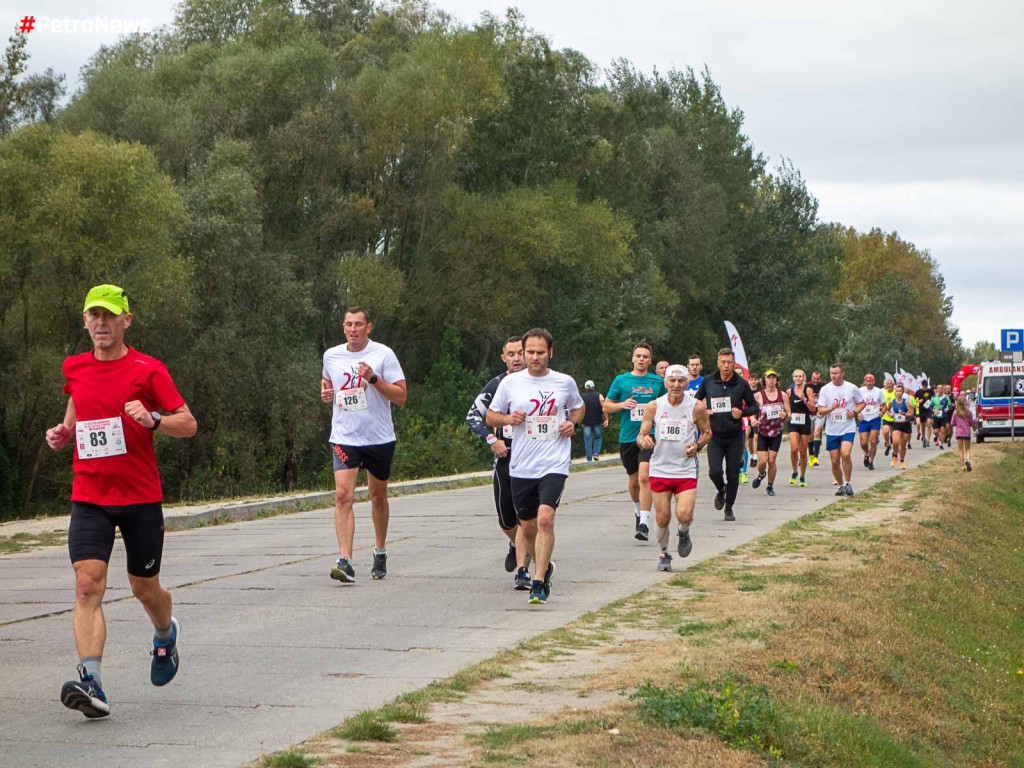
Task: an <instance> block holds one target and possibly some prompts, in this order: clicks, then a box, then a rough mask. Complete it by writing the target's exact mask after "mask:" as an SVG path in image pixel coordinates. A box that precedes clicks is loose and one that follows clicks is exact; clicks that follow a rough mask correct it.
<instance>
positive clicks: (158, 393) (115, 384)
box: [64, 347, 185, 506]
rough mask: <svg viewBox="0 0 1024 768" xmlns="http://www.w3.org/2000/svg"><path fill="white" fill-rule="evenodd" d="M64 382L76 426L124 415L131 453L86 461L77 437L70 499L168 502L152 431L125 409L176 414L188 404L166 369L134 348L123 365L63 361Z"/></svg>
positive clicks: (83, 358)
mask: <svg viewBox="0 0 1024 768" xmlns="http://www.w3.org/2000/svg"><path fill="white" fill-rule="evenodd" d="M64 379H65V381H66V383H65V384H64V394H66V395H70V396H71V399H72V400H73V401H74V403H75V420H76V422H83V421H92V420H93V419H109V418H113V417H116V416H120V417H121V429H122V430H123V432H124V442H125V448H126V449H127V450H126V452H125V453H122V454H120V455H117V456H99V457H96V458H91V459H82V458H80V457H79V455H78V454H79V451H78V448H79V441H78V439H77V432H76V433H75V438H76V439H75V440H74V442H75V459H74V469H75V481H74V484H73V485H72V486H71V500H72V501H85V502H89V503H91V504H100V505H103V506H108V505H109V506H121V505H125V504H150V503H153V502H157V501H163V498H164V497H163V490H162V489H161V487H160V474H159V473H158V472H157V468H156V454H155V453H154V452H153V432H152V430H149V429H146V428H145V427H144V426H142V425H141V424H139V423H138V422H137V421H135V419H133V418H132V417H130V416H128V415H127V414H126V413H125V412H124V406H125V403H130V402H131V401H132V400H139V401H140V402H141V403H142V404H143V405H144V406H146V408H148V409H149V410H151V411H155V410H159V409H163V410H165V411H173V410H175V409H176V408H180V407H181V406H183V405H184V404H185V400H184V399H183V398H182V397H181V394H180V393H179V392H178V389H177V387H175V386H174V382H173V381H172V380H171V374H169V373H168V372H167V368H166V367H165V366H164V364H163V363H161V362H160V361H159V360H157V359H156V358H153V357H149V356H148V355H143V354H141V353H139V352H137V351H136V350H135V349H133V348H132V347H128V354H127V355H125V356H124V357H122V358H121V359H119V360H97V359H96V358H95V357H93V353H92V352H84V353H82V354H81V355H74V356H72V357H69V358H67V359H65V360H64ZM72 429H74V427H72Z"/></svg>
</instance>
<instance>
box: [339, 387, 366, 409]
mask: <svg viewBox="0 0 1024 768" xmlns="http://www.w3.org/2000/svg"><path fill="white" fill-rule="evenodd" d="M335 400H336V401H337V403H338V407H339V408H341V410H343V411H365V410H366V408H367V407H368V406H367V403H366V390H364V389H363V388H362V387H354V388H353V389H339V390H338V394H337V396H336V397H335Z"/></svg>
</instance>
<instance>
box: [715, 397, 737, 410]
mask: <svg viewBox="0 0 1024 768" xmlns="http://www.w3.org/2000/svg"><path fill="white" fill-rule="evenodd" d="M711 412H712V413H732V398H731V397H712V398H711Z"/></svg>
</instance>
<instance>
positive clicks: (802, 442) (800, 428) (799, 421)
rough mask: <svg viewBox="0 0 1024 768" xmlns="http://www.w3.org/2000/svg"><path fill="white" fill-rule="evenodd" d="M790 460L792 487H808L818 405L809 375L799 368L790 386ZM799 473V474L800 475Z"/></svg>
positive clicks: (790, 481) (790, 482) (794, 372)
mask: <svg viewBox="0 0 1024 768" xmlns="http://www.w3.org/2000/svg"><path fill="white" fill-rule="evenodd" d="M789 409H790V414H789V460H790V462H791V463H792V465H793V474H792V476H791V477H790V478H789V484H790V485H796V484H797V477H799V478H800V487H801V488H806V487H807V480H806V479H805V478H806V476H807V459H808V457H807V453H808V448H809V447H810V445H811V435H812V434H813V432H814V419H813V417H812V416H811V414H812V413H816V412H817V409H818V405H817V402H816V398H815V396H814V390H813V389H811V388H810V387H808V386H807V374H805V373H804V372H803V371H802V370H800V369H799V368H797V369H796V370H795V371H793V383H792V384H790V385H789ZM798 472H799V474H798Z"/></svg>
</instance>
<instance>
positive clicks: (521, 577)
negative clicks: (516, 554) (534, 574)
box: [515, 568, 530, 592]
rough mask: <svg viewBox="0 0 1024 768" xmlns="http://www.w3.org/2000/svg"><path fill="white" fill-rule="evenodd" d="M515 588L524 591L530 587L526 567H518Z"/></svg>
mask: <svg viewBox="0 0 1024 768" xmlns="http://www.w3.org/2000/svg"><path fill="white" fill-rule="evenodd" d="M515 585H516V586H515V588H516V589H518V590H519V591H520V592H525V591H526V590H528V589H529V588H530V572H529V571H528V570H526V568H520V569H519V570H518V571H516V580H515Z"/></svg>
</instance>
